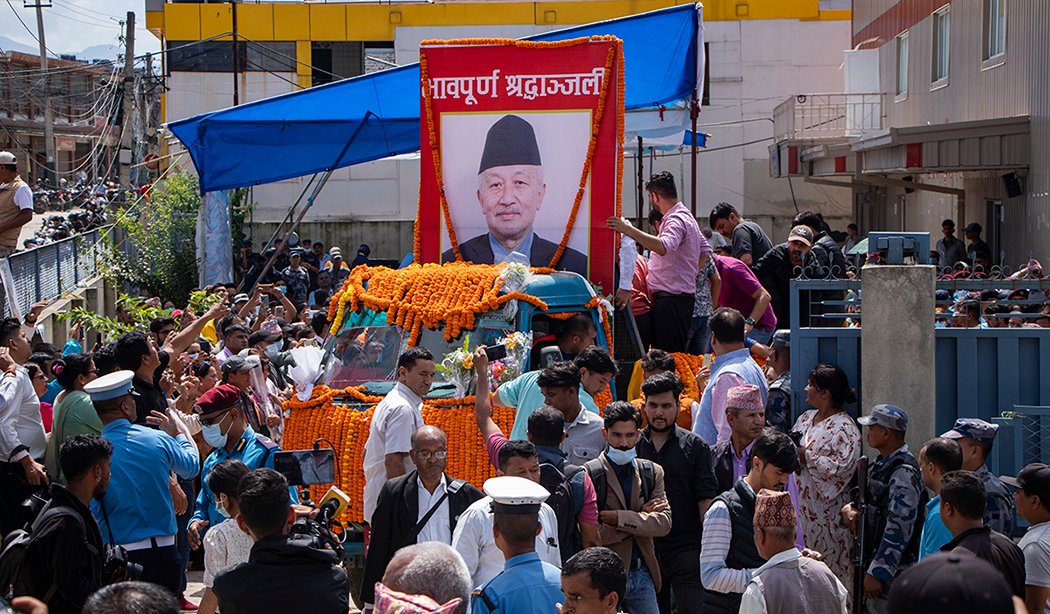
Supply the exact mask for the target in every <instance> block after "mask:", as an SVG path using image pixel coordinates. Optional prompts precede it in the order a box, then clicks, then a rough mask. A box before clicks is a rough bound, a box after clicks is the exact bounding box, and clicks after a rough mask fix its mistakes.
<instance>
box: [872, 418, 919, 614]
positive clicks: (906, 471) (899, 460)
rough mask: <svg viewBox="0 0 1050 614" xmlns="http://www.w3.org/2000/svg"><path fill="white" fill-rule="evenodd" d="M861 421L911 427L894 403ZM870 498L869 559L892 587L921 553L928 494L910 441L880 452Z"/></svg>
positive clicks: (901, 428) (902, 429)
mask: <svg viewBox="0 0 1050 614" xmlns="http://www.w3.org/2000/svg"><path fill="white" fill-rule="evenodd" d="M857 422H858V423H859V424H860V425H861V426H873V425H879V426H883V427H885V428H888V429H892V430H895V431H900V432H901V433H904V432H906V431H907V430H908V414H906V413H905V412H904V410H903V409H901V408H899V407H896V406H893V405H876V406H874V407H872V409H871V413H870V414H869V415H867V416H862V417H861V418H859V419H858V420H857ZM867 498H868V501H867V503H868V505H867V507H866V509H865V517H864V541H865V552H864V553H863V555H864V557H863V560H864V565H865V568H866V569H867V573H869V574H871V575H872V576H874V577H876V578H878V579H879V580H881V581H882V582H883V584H884V585H885V588H886V589H887V590H888V589H889V585H890V582H892V581H893V578H894V577H895V576H897V574H899V573H900V572H901V571H903V570H904V569H905V568H906V567H907V566H909V565H911V564H912V563H914V562H915V561H916V560H917V559H918V556H919V538H920V536H921V535H922V523H923V519H924V516H925V514H926V499H927V498H928V495H927V493H926V487H925V486H923V484H922V476H921V474H920V472H919V461H918V460H916V459H915V457H914V456H912V454H911V452H909V451H908V446H907V445H906V444H905V445H902V446H901V447H900V448H898V449H897V450H896V451H894V452H893V453H892V454H890V455H888V456H885V457H884V456H882V455H881V454H880V455H879V457H878V458H877V459H875V462H874V463H872V465H871V467H869V468H868V492H867ZM883 596H885V593H883ZM878 601H882V599H881V598H880V600H878ZM869 606H873V607H874V609H875V610H876V611H882V610H883V609H884V608H881V607H879V605H878V604H869Z"/></svg>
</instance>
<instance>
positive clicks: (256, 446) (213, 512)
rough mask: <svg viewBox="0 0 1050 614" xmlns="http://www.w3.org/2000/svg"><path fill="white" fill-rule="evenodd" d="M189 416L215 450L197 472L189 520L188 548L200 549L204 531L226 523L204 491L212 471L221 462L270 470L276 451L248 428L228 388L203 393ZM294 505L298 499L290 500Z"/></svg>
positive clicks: (238, 399)
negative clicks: (198, 478)
mask: <svg viewBox="0 0 1050 614" xmlns="http://www.w3.org/2000/svg"><path fill="white" fill-rule="evenodd" d="M193 412H194V413H195V414H197V416H198V418H199V419H200V423H201V435H202V436H203V437H204V440H205V441H206V442H208V445H210V446H212V447H213V448H215V449H214V450H212V451H211V454H209V455H208V457H207V458H206V459H204V467H203V469H202V471H201V476H202V478H203V479H202V480H201V491H200V493H199V494H198V495H197V510H196V511H195V512H194V513H193V518H192V519H191V520H190V526H189V531H188V534H189V539H190V545H191V546H193V547H194V548H195V549H196V548H199V547H200V543H201V537H202V536H203V534H204V529H205V528H206V527H208V526H214V525H216V524H218V523H220V522H222V521H223V520H225V519H226V516H224V515H223V514H222V513H220V512H219V509H218V508H217V507H216V506H215V497H214V495H212V492H211V489H210V488H209V487H208V474H209V473H210V472H211V469H212V467H214V466H215V465H218V464H219V463H221V462H222V461H224V460H231V459H232V460H239V461H241V462H242V463H244V464H245V465H247V466H248V469H249V470H255V469H259V468H261V467H268V468H270V469H273V455H274V453H275V452H279V451H280V448H279V447H278V446H277V444H276V443H274V442H273V441H271V440H270V438H268V437H266V436H264V435H260V434H258V433H256V432H255V431H254V430H253V429H252V427H251V426H250V425H249V424H248V421H247V417H246V415H245V408H244V405H243V401H242V399H241V393H240V391H239V390H238V389H237V387H236V386H234V385H232V384H221V385H219V386H216V387H214V388H212V389H211V390H209V391H207V392H205V393H204V394H203V395H201V397H200V398H199V399H197V403H196V405H194V406H193ZM293 502H296V503H298V499H297V498H295V499H293Z"/></svg>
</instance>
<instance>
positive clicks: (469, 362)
mask: <svg viewBox="0 0 1050 614" xmlns="http://www.w3.org/2000/svg"><path fill="white" fill-rule="evenodd" d="M469 348H470V335H469V334H466V335H463V345H462V346H461V347H458V348H456V349H454V350H452V351H451V352H449V353H448V354H445V355H444V356H443V357H442V359H441V364H439V365H437V366H436V369H437V371H438V373H441V374H443V375H444V376H445V379H446V381H448V382H449V383H451V384H452V385H453V386H455V387H456V396H457V397H460V398H462V397H466V396H470V395H471V394H473V393H474V386H475V382H474V354H472V353H471V351H470V349H469Z"/></svg>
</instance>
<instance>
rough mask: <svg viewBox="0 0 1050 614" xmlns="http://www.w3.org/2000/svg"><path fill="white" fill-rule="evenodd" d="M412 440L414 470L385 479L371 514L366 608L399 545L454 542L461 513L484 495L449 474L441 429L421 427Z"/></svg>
mask: <svg viewBox="0 0 1050 614" xmlns="http://www.w3.org/2000/svg"><path fill="white" fill-rule="evenodd" d="M411 442H412V451H411V452H410V453H409V454H410V456H411V458H412V462H413V463H415V466H416V471H410V472H409V473H407V474H405V475H403V476H400V477H397V478H393V479H391V480H387V482H386V484H384V485H383V489H382V491H380V493H379V502H378V503H377V504H376V509H375V512H374V513H373V515H372V534H371V538H370V540H369V544H368V552H367V553H366V555H365V569H364V574H363V576H362V581H361V592H360V595H361V602H362V603H364V606H365V611H366V612H367V611H368V610H369V609H371V607H372V604H373V603H374V601H375V585H376V582H379V581H380V579H382V578H383V571H384V570H385V569H387V568H388V566H389V565H390V562H391V561H392V560H393V559H394V558H395V557H394V554H395V553H396V552H397V551H398V550H399V549H401V548H404V547H407V546H411V545H412V544H422V543H426V542H441V543H443V544H446V545H448V544H451V543H452V532H453V530H454V529H455V527H456V524H457V522H458V521H459V519H460V517H461V516H462V515H463V513H464V511H466V509H467V508H468V507H470V505H471V504H472V503H474V502H475V501H477V500H479V499H481V498H482V496H483V495H482V494H481V491H479V490H478V489H476V488H474V487H473V486H471V485H470V484H467V483H465V482H464V481H463V480H457V479H454V478H453V477H451V476H449V475H446V474H445V466H446V464H447V462H448V441H447V438H446V437H445V433H444V432H443V431H442V430H441V429H439V428H437V427H436V426H423V427H420V428H419V429H418V430H417V431H416V432H415V433H414V434H413V435H412V439H411Z"/></svg>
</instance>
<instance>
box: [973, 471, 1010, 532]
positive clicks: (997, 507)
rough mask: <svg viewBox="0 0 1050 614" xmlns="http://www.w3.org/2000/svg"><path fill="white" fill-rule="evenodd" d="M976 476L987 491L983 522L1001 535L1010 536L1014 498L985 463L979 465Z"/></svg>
mask: <svg viewBox="0 0 1050 614" xmlns="http://www.w3.org/2000/svg"><path fill="white" fill-rule="evenodd" d="M977 476H978V477H979V478H981V482H983V483H984V490H985V492H987V493H988V507H987V509H985V511H984V524H986V525H988V526H989V527H991V528H992V530H993V531H998V532H1000V533H1002V534H1003V535H1006V536H1008V537H1009V536H1010V534H1011V533H1012V532H1013V529H1014V498H1013V496H1012V495H1011V494H1010V491H1008V490H1007V489H1006V484H1003V481H1002V480H1000V479H999V478H997V477H995V476H994V475H992V472H991V471H989V470H988V466H987V465H981V468H980V469H978V470H977Z"/></svg>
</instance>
